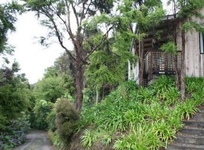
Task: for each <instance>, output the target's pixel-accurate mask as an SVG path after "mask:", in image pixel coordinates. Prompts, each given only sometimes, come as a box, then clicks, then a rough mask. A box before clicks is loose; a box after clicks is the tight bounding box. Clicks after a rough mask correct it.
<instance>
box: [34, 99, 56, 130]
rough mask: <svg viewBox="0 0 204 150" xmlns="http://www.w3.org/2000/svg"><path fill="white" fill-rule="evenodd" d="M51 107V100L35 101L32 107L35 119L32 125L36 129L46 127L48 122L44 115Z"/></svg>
mask: <svg viewBox="0 0 204 150" xmlns="http://www.w3.org/2000/svg"><path fill="white" fill-rule="evenodd" d="M52 107H53V103H51V102H47V101H45V100H39V101H37V102H36V104H35V107H34V118H35V121H34V122H33V124H32V127H34V128H36V129H47V128H48V123H47V120H46V117H47V115H48V114H49V113H50V112H51V110H52Z"/></svg>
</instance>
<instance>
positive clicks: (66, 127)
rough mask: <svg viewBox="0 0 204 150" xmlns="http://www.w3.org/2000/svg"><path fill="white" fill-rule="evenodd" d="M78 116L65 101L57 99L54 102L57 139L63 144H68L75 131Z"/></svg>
mask: <svg viewBox="0 0 204 150" xmlns="http://www.w3.org/2000/svg"><path fill="white" fill-rule="evenodd" d="M78 120H79V114H78V112H77V111H76V110H75V109H74V107H73V105H72V104H71V103H70V102H69V101H68V100H67V99H59V100H58V101H57V102H56V120H55V123H56V127H57V132H58V134H59V138H60V139H61V140H62V141H63V142H64V143H65V144H68V143H69V142H70V138H71V136H72V135H73V133H74V132H75V130H76V127H77V122H78Z"/></svg>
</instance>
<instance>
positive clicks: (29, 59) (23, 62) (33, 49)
mask: <svg viewBox="0 0 204 150" xmlns="http://www.w3.org/2000/svg"><path fill="white" fill-rule="evenodd" d="M15 26H16V31H15V32H13V33H11V34H9V36H8V39H9V40H8V43H9V44H11V45H13V46H14V47H15V52H14V54H13V56H12V58H11V59H10V60H14V59H15V60H16V61H17V62H18V63H19V64H20V68H21V71H20V73H25V74H26V78H27V79H28V80H29V82H30V83H31V84H33V83H35V82H37V81H38V80H40V79H41V78H42V77H43V74H44V70H45V69H46V68H47V67H50V66H52V65H53V63H54V61H55V59H56V58H58V57H59V56H60V55H61V54H62V53H63V50H62V48H61V47H60V46H59V45H58V44H57V43H55V44H52V45H51V46H50V47H48V48H46V47H43V46H41V45H40V43H39V42H38V40H39V39H38V38H37V37H40V36H42V35H46V34H47V30H46V28H45V27H43V26H42V25H40V24H39V22H38V21H37V19H36V18H35V16H34V14H33V13H26V14H23V15H20V16H18V21H17V22H16V24H15Z"/></svg>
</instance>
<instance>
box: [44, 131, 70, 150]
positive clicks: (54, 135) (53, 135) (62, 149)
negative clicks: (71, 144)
mask: <svg viewBox="0 0 204 150" xmlns="http://www.w3.org/2000/svg"><path fill="white" fill-rule="evenodd" d="M48 138H49V139H50V141H51V142H52V144H53V146H54V147H55V148H57V149H58V150H66V148H67V147H66V145H65V144H64V143H63V142H62V140H60V137H59V134H58V132H57V130H56V131H51V130H49V131H48Z"/></svg>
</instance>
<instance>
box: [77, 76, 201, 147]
mask: <svg viewBox="0 0 204 150" xmlns="http://www.w3.org/2000/svg"><path fill="white" fill-rule="evenodd" d="M186 81H187V89H188V91H191V92H190V93H188V94H189V99H186V100H185V101H180V99H179V91H178V89H176V86H175V83H174V79H173V78H171V77H166V76H161V77H159V78H158V80H157V81H156V82H155V83H153V84H152V85H151V86H149V87H148V88H139V87H138V86H136V85H135V83H134V82H131V81H129V82H127V83H124V84H123V85H121V86H119V87H118V88H117V90H115V91H113V92H111V94H110V95H108V96H107V97H106V98H105V100H103V101H102V102H101V103H100V104H98V105H95V106H93V107H91V108H90V107H89V108H87V109H84V110H83V112H82V115H81V120H80V123H79V126H78V128H79V130H80V129H81V130H83V131H84V132H83V134H82V136H81V144H82V146H83V147H84V148H88V149H94V148H96V147H98V145H99V143H101V144H102V143H104V140H103V137H102V136H101V135H102V134H104V133H106V132H107V131H108V132H109V133H108V134H106V135H107V138H106V137H104V138H105V139H106V140H107V141H106V140H105V141H106V142H105V143H106V144H104V145H103V146H104V147H107V148H110V149H111V148H112V147H111V146H112V145H114V149H141V150H145V149H147V150H149V149H152V150H153V149H155V150H156V149H159V148H161V147H166V146H167V144H168V143H169V142H170V141H171V140H173V139H174V138H175V134H176V133H177V132H178V130H179V129H180V128H181V127H182V126H183V124H182V119H189V118H190V117H191V116H192V115H193V114H194V113H195V112H196V111H197V108H196V107H197V106H199V105H201V104H202V103H203V99H202V100H200V99H199V98H198V95H200V94H201V91H202V90H203V89H202V88H201V89H199V88H200V87H203V85H204V79H203V78H187V79H186ZM189 86H192V87H189ZM197 89H198V90H197ZM108 141H109V142H108ZM110 141H111V142H110ZM144 141H145V142H144ZM110 143H112V144H111V145H110Z"/></svg>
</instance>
